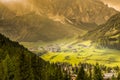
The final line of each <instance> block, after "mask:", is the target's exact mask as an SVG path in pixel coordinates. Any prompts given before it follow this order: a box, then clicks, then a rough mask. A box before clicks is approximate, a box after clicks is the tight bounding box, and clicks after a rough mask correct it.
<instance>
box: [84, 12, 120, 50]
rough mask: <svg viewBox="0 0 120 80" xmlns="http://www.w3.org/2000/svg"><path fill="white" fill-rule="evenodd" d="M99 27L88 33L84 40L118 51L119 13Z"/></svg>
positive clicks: (119, 44)
mask: <svg viewBox="0 0 120 80" xmlns="http://www.w3.org/2000/svg"><path fill="white" fill-rule="evenodd" d="M100 26H101V27H99V28H97V29H95V30H92V31H89V32H88V33H87V34H86V35H85V36H84V38H85V39H91V40H93V41H96V42H97V43H98V45H101V46H103V47H109V48H116V49H120V13H118V14H116V15H114V16H112V17H111V18H110V19H109V20H108V21H107V22H106V23H105V24H103V25H100Z"/></svg>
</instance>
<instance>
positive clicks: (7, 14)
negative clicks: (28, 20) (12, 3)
mask: <svg viewBox="0 0 120 80" xmlns="http://www.w3.org/2000/svg"><path fill="white" fill-rule="evenodd" d="M14 16H15V13H14V12H12V11H11V10H9V9H8V8H7V7H6V6H5V5H4V4H2V3H0V20H2V19H9V18H13V17H14Z"/></svg>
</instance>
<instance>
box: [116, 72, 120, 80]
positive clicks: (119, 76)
mask: <svg viewBox="0 0 120 80" xmlns="http://www.w3.org/2000/svg"><path fill="white" fill-rule="evenodd" d="M117 80H120V72H119V73H118V76H117Z"/></svg>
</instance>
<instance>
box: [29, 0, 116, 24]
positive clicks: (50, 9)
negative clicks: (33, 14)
mask: <svg viewBox="0 0 120 80" xmlns="http://www.w3.org/2000/svg"><path fill="white" fill-rule="evenodd" d="M30 1H31V4H33V5H34V6H35V7H36V8H37V10H38V11H39V13H41V14H45V15H47V16H48V17H50V18H51V17H53V16H56V15H57V16H63V17H64V18H65V19H67V20H69V22H71V23H74V24H76V25H79V24H80V22H85V23H96V24H102V23H104V22H106V21H107V20H108V19H109V18H110V17H111V16H112V15H114V14H116V13H117V11H116V10H115V9H112V8H109V7H108V6H107V5H105V4H104V3H103V2H101V1H100V0H84V1H83V0H44V1H42V0H39V1H38V0H30ZM101 14H102V15H101Z"/></svg>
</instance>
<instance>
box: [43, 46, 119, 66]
mask: <svg viewBox="0 0 120 80" xmlns="http://www.w3.org/2000/svg"><path fill="white" fill-rule="evenodd" d="M41 58H43V59H44V60H46V61H50V62H51V63H53V62H68V63H70V64H72V65H73V66H74V65H75V64H79V63H91V64H95V63H96V62H98V63H99V64H104V65H106V66H110V67H113V66H120V51H118V50H113V49H95V48H93V47H92V48H87V49H82V51H79V52H54V53H53V52H49V53H47V54H44V55H43V56H41Z"/></svg>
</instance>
